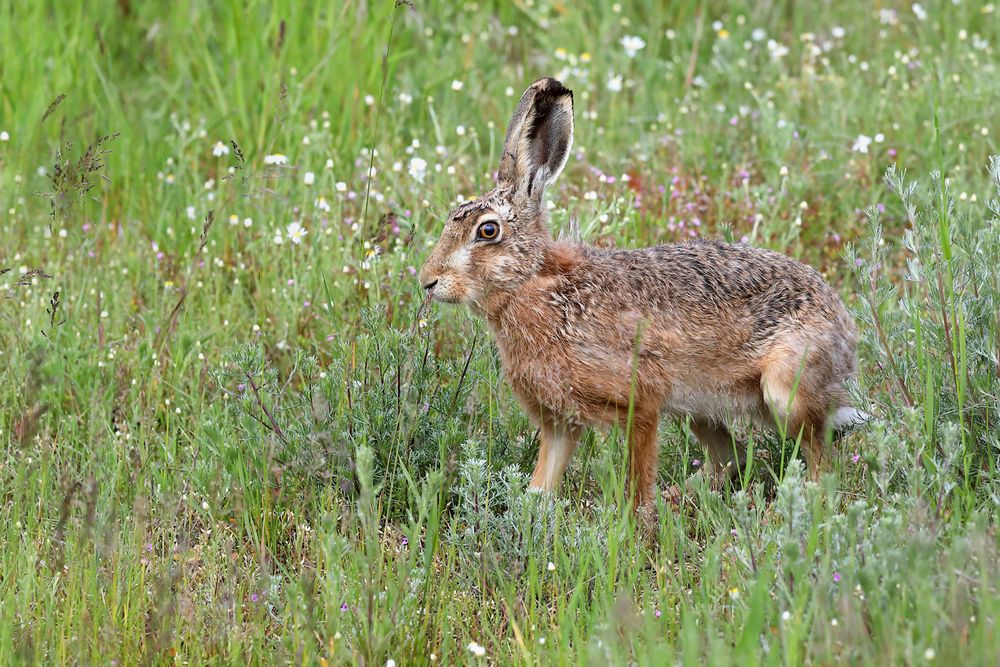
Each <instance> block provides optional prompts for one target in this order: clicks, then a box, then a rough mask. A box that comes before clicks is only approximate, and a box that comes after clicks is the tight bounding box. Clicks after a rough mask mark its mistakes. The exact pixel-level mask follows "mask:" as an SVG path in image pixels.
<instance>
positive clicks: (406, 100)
mask: <svg viewBox="0 0 1000 667" xmlns="http://www.w3.org/2000/svg"><path fill="white" fill-rule="evenodd" d="M399 101H400V102H401V103H402V104H412V103H413V95H410V94H409V93H400V94H399Z"/></svg>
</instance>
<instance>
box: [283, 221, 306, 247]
mask: <svg viewBox="0 0 1000 667" xmlns="http://www.w3.org/2000/svg"><path fill="white" fill-rule="evenodd" d="M285 230H286V233H287V234H288V240H289V241H291V242H292V243H294V244H295V245H298V244H300V243H302V239H304V238H305V236H306V234H308V232H307V231H306V228H305V227H303V226H302V224H301V223H298V222H293V223H292V224H290V225H288V227H286V228H285Z"/></svg>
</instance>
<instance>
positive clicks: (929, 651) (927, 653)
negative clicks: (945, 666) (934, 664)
mask: <svg viewBox="0 0 1000 667" xmlns="http://www.w3.org/2000/svg"><path fill="white" fill-rule="evenodd" d="M936 655H937V653H936V652H935V651H934V649H933V648H931V647H928V648H927V650H926V651H924V660H928V661H929V660H933V659H934V657H935V656H936Z"/></svg>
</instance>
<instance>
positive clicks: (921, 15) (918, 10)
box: [910, 2, 927, 21]
mask: <svg viewBox="0 0 1000 667" xmlns="http://www.w3.org/2000/svg"><path fill="white" fill-rule="evenodd" d="M910 9H912V10H913V14H914V15H915V16H916V17H917V20H918V21H926V20H927V10H926V9H924V8H923V7H921V6H920V3H919V2H914V3H913V5H912V6H911V7H910Z"/></svg>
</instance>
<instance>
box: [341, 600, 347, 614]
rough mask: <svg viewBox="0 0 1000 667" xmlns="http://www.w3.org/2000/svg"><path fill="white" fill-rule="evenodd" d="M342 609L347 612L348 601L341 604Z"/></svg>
mask: <svg viewBox="0 0 1000 667" xmlns="http://www.w3.org/2000/svg"><path fill="white" fill-rule="evenodd" d="M340 611H341V612H345V611H347V603H346V602H344V603H342V604H341V605H340Z"/></svg>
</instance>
